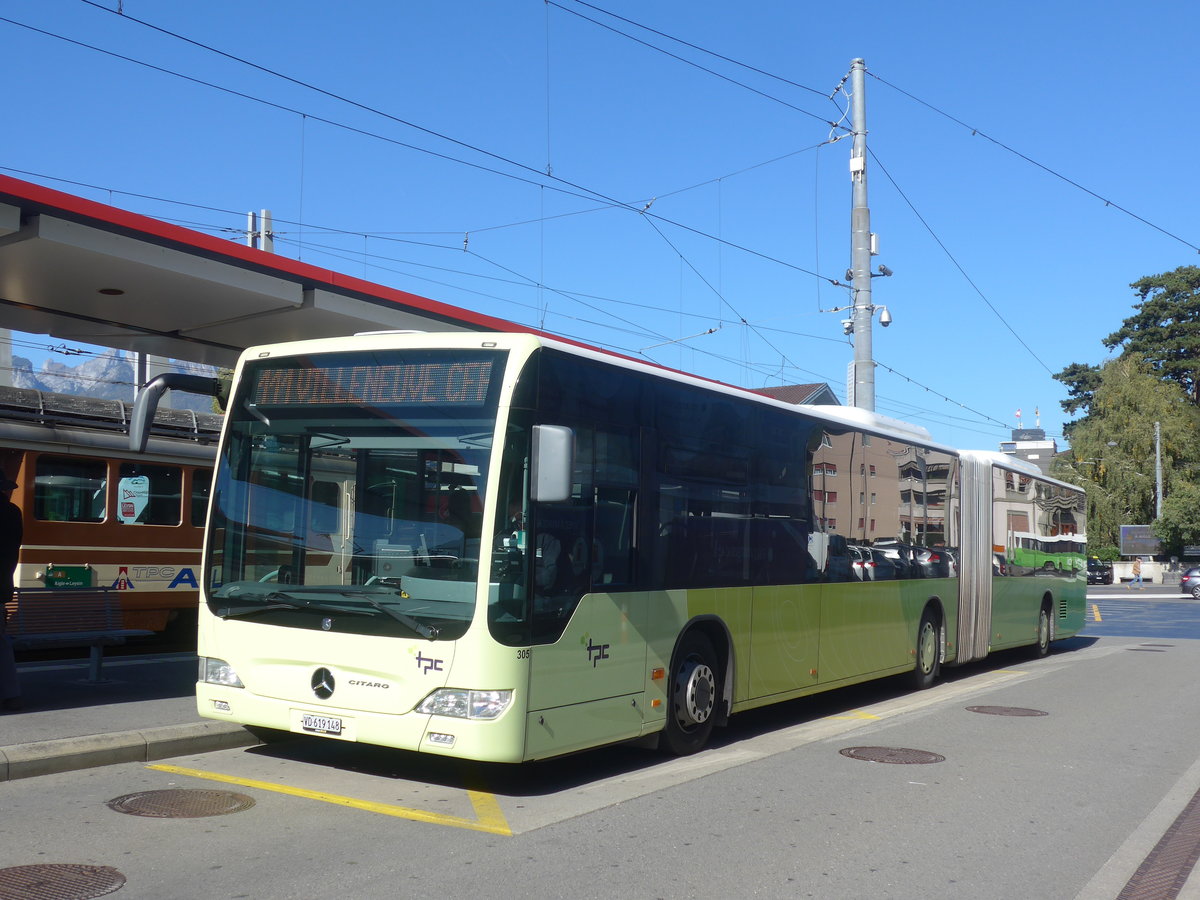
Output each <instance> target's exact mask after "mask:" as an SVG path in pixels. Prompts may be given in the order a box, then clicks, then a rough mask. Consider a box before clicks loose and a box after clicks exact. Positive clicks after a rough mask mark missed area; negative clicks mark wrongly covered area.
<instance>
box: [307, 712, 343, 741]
mask: <svg viewBox="0 0 1200 900" xmlns="http://www.w3.org/2000/svg"><path fill="white" fill-rule="evenodd" d="M300 727H301V728H302V729H304V730H305V731H307V732H309V733H311V734H332V735H339V736H340V735H341V733H342V720H341V719H335V718H333V717H332V716H314V715H312V714H311V713H305V714H304V715H302V716H300Z"/></svg>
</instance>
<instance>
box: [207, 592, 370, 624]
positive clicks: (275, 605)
mask: <svg viewBox="0 0 1200 900" xmlns="http://www.w3.org/2000/svg"><path fill="white" fill-rule="evenodd" d="M263 600H264V601H266V602H264V603H256V604H253V605H251V604H246V605H244V606H227V607H225V608H224V609H219V610H217V615H218V616H220V617H221V618H222V619H236V618H241V617H243V616H253V615H256V614H258V613H263V612H271V611H273V610H276V609H311V610H313V611H314V612H325V613H333V614H334V615H347V616H365V615H369V613H367V612H365V611H364V610H361V609H346V608H345V607H342V606H333V605H331V604H328V603H314V602H312V601H311V600H303V599H301V598H299V597H295V596H293V595H292V594H288V593H285V592H284V591H272V592H271V593H269V594H267V595H265V596H264V597H263Z"/></svg>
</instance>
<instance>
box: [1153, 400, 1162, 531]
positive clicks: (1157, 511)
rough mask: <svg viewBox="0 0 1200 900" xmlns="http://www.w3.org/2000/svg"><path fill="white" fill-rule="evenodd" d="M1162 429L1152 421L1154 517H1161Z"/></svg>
mask: <svg viewBox="0 0 1200 900" xmlns="http://www.w3.org/2000/svg"><path fill="white" fill-rule="evenodd" d="M1162 495H1163V488H1162V430H1161V428H1160V427H1159V423H1158V422H1155V423H1154V518H1156V519H1161V518H1162Z"/></svg>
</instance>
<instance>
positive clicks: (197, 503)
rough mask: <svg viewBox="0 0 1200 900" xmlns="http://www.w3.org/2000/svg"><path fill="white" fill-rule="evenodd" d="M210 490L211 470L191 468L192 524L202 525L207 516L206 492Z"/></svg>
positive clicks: (200, 526)
mask: <svg viewBox="0 0 1200 900" xmlns="http://www.w3.org/2000/svg"><path fill="white" fill-rule="evenodd" d="M211 490H212V472H207V471H202V470H200V469H193V470H192V524H193V525H195V526H196V527H197V528H203V527H204V520H205V518H206V517H207V516H208V494H209V491H211Z"/></svg>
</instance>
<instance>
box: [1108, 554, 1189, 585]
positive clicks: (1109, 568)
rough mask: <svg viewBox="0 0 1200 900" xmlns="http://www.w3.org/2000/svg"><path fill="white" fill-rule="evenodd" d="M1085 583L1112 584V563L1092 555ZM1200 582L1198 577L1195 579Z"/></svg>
mask: <svg viewBox="0 0 1200 900" xmlns="http://www.w3.org/2000/svg"><path fill="white" fill-rule="evenodd" d="M1087 583H1088V584H1112V583H1113V570H1112V563H1107V562H1104V561H1103V560H1099V559H1096V557H1094V556H1092V557H1089V558H1088V561H1087ZM1197 583H1198V584H1200V579H1198V580H1197Z"/></svg>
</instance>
